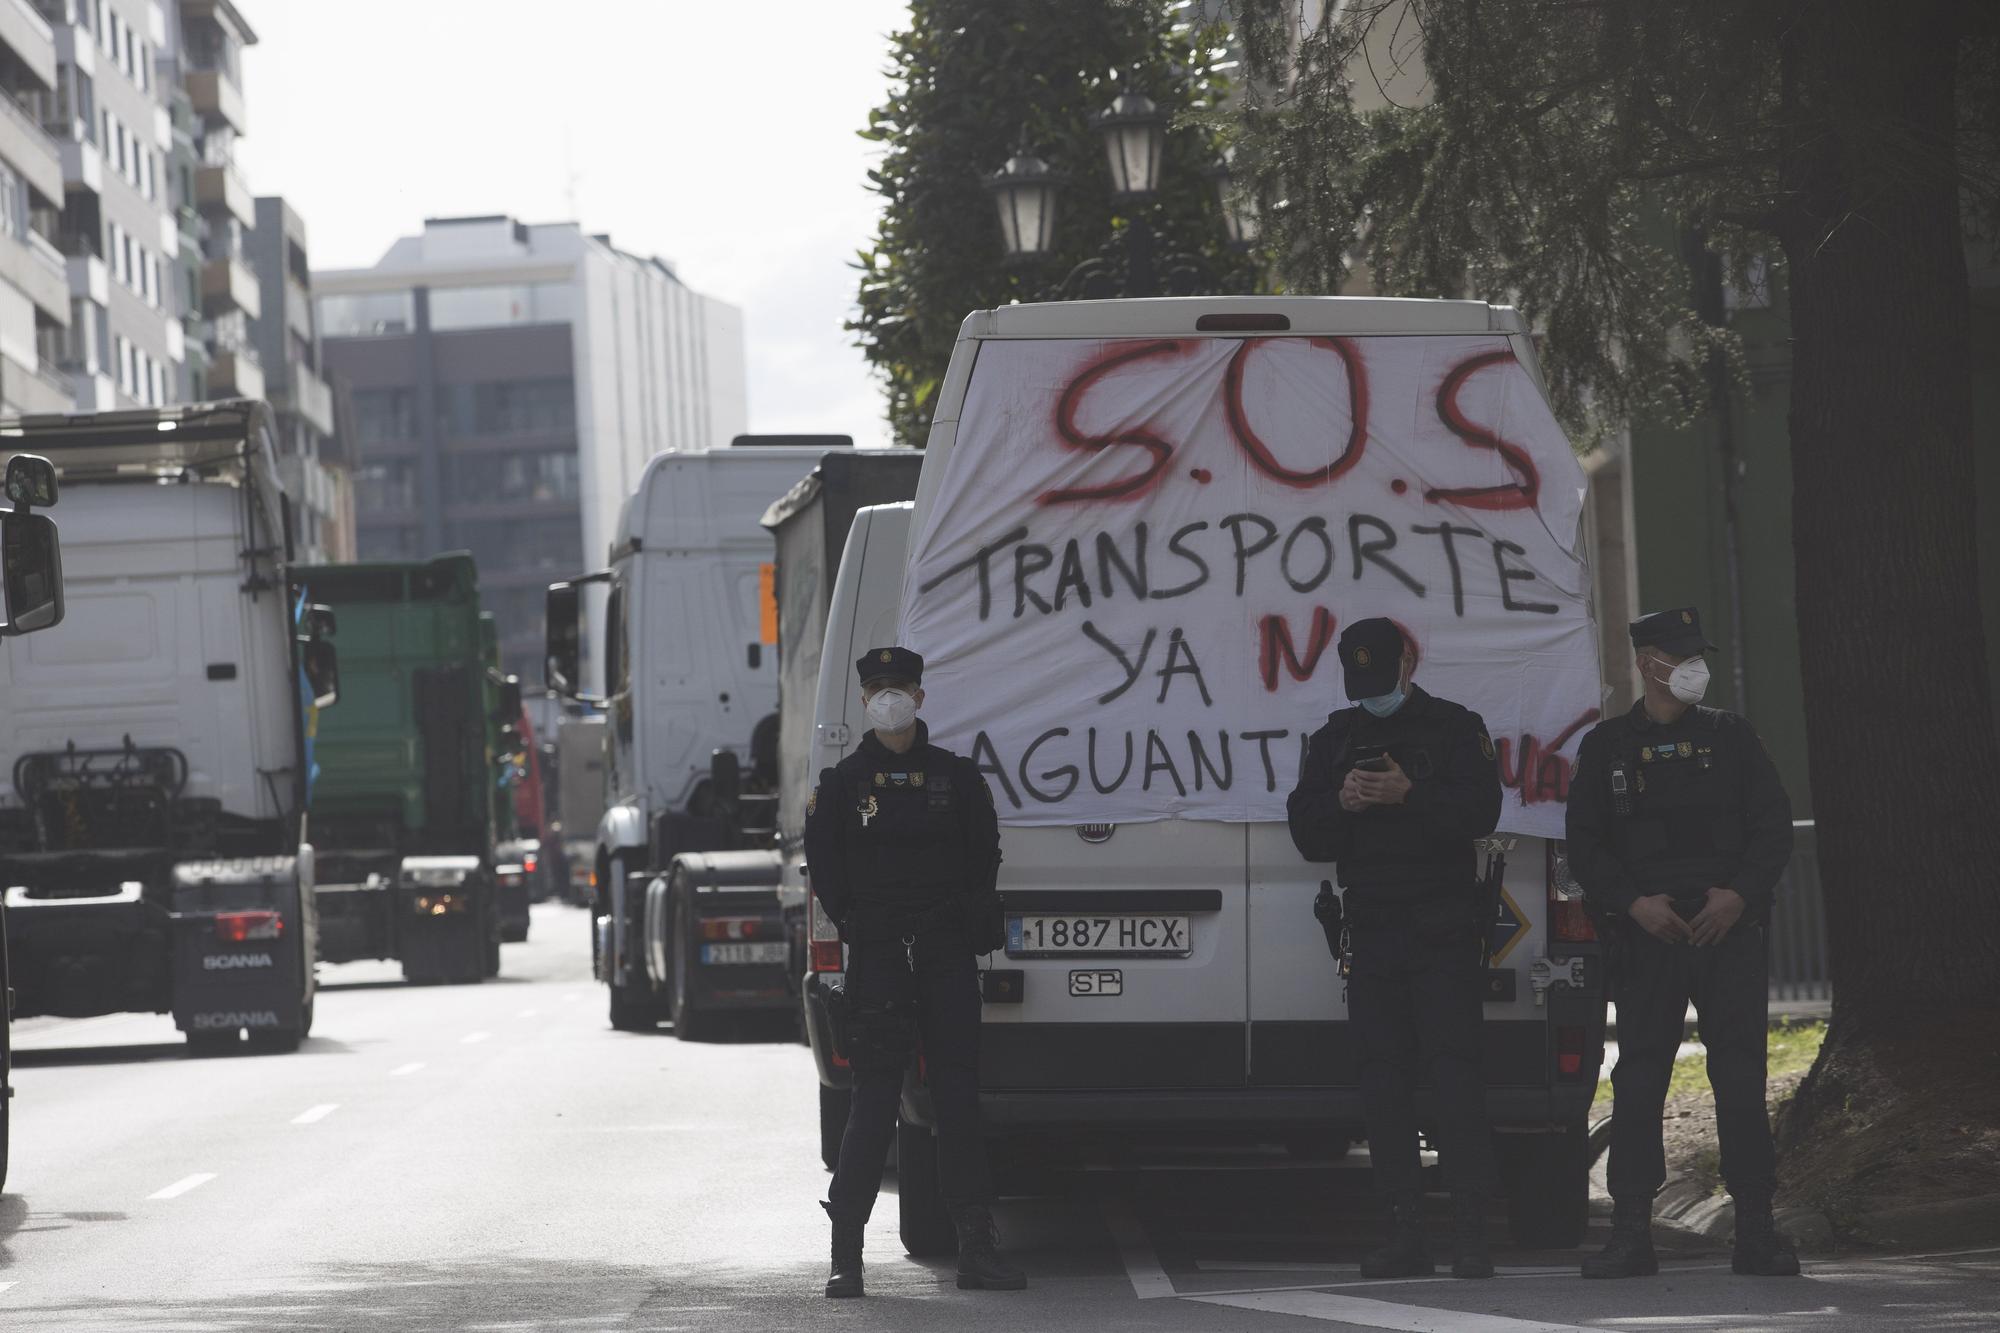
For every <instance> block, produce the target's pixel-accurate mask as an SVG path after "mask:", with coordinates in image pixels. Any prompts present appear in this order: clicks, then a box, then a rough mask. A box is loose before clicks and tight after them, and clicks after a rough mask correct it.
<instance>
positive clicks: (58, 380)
mask: <svg viewBox="0 0 2000 1333" xmlns="http://www.w3.org/2000/svg"><path fill="white" fill-rule="evenodd" d="M0 3H4V0H0ZM0 398H4V399H5V400H6V402H5V407H6V411H7V414H8V415H9V416H13V415H16V414H18V415H20V416H24V417H26V416H44V415H47V414H50V413H69V412H74V411H76V396H75V394H73V393H72V392H70V387H69V380H68V379H67V378H65V377H64V376H63V375H62V374H61V372H59V371H56V370H44V369H43V368H41V367H40V366H35V367H29V366H24V365H22V364H21V363H20V362H18V361H16V360H15V359H14V358H13V357H11V356H0Z"/></svg>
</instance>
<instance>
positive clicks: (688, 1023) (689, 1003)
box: [668, 893, 714, 1041]
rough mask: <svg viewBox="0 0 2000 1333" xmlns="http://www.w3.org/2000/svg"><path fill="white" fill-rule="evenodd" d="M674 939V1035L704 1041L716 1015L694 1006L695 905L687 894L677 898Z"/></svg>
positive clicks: (678, 895)
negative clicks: (692, 950)
mask: <svg viewBox="0 0 2000 1333" xmlns="http://www.w3.org/2000/svg"><path fill="white" fill-rule="evenodd" d="M673 914H674V937H673V939H672V940H671V941H669V942H668V947H669V949H670V950H671V951H672V953H673V961H674V980H673V1019H674V1036H675V1037H677V1038H679V1039H680V1040H681V1041H701V1040H702V1039H703V1038H705V1037H707V1036H708V1035H709V1030H710V1028H711V1027H712V1026H713V1024H714V1015H712V1014H704V1013H702V1012H701V1011H700V1010H699V1009H697V1008H695V1005H694V964H693V963H691V962H690V961H689V959H688V949H689V948H690V947H692V941H693V940H694V936H695V930H694V905H693V904H692V903H690V902H689V901H688V897H687V895H686V894H684V893H676V894H675V895H674V905H673Z"/></svg>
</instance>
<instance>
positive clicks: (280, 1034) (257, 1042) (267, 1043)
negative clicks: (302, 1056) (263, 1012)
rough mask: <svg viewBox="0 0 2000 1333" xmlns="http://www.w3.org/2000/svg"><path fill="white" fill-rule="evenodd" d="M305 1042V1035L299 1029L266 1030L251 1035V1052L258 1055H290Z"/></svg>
mask: <svg viewBox="0 0 2000 1333" xmlns="http://www.w3.org/2000/svg"><path fill="white" fill-rule="evenodd" d="M303 1040H305V1034H304V1033H302V1032H300V1031H299V1030H298V1029H297V1028H265V1029H263V1030H262V1031H256V1032H252V1033H251V1034H250V1050H251V1051H252V1052H253V1053H254V1054H257V1055H289V1054H291V1053H292V1052H293V1051H296V1050H297V1049H298V1048H299V1043H300V1042H301V1041H303Z"/></svg>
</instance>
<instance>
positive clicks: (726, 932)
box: [701, 916, 764, 940]
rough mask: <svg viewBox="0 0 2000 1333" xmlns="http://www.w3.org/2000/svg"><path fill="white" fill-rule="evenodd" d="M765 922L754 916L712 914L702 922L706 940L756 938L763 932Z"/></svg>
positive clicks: (703, 936)
mask: <svg viewBox="0 0 2000 1333" xmlns="http://www.w3.org/2000/svg"><path fill="white" fill-rule="evenodd" d="M763 924H764V923H763V922H762V921H761V920H759V919H758V918H756V917H754V916H712V917H709V918H707V919H705V920H704V921H703V922H702V923H701V937H702V938H703V939H705V940H754V939H756V938H757V937H758V935H760V934H762V933H763Z"/></svg>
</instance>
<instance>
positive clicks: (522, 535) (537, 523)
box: [446, 513, 583, 574]
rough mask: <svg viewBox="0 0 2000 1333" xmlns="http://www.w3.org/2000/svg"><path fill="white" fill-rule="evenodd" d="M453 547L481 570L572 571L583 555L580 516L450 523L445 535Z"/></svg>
mask: <svg viewBox="0 0 2000 1333" xmlns="http://www.w3.org/2000/svg"><path fill="white" fill-rule="evenodd" d="M446 541H447V543H448V544H449V545H450V546H452V547H453V548H455V549H458V550H465V551H470V552H472V558H473V559H474V560H475V561H477V562H478V564H479V568H480V570H481V571H482V572H484V573H490V574H500V573H505V572H508V571H520V572H535V573H554V572H559V571H562V570H574V569H575V568H576V567H577V562H578V561H579V560H581V559H582V558H583V518H582V516H581V515H579V514H575V513H570V514H562V515H551V516H550V517H548V518H528V519H519V518H497V519H476V520H471V521H467V522H459V523H453V524H451V525H450V529H449V531H448V532H447V534H446Z"/></svg>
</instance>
